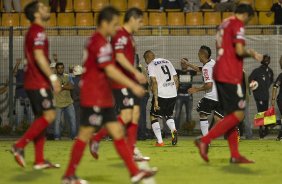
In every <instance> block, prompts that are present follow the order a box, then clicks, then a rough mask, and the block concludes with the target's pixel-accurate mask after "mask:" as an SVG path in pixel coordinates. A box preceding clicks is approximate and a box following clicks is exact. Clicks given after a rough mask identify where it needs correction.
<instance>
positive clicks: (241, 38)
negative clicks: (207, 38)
mask: <svg viewBox="0 0 282 184" xmlns="http://www.w3.org/2000/svg"><path fill="white" fill-rule="evenodd" d="M233 35H234V37H233V43H242V44H244V45H245V28H244V25H243V24H242V23H236V24H234V28H233Z"/></svg>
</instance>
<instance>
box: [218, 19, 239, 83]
mask: <svg viewBox="0 0 282 184" xmlns="http://www.w3.org/2000/svg"><path fill="white" fill-rule="evenodd" d="M218 29H219V30H218V32H217V51H218V53H217V54H218V56H217V62H216V64H215V67H214V79H215V80H216V81H219V82H223V83H229V84H241V83H242V81H243V58H242V57H239V56H238V55H237V54H236V49H235V44H236V43H242V44H245V29H244V23H243V22H242V21H240V20H239V19H237V18H236V17H235V16H234V17H231V18H229V19H226V20H224V21H223V23H222V24H221V25H220V26H219V28H218Z"/></svg>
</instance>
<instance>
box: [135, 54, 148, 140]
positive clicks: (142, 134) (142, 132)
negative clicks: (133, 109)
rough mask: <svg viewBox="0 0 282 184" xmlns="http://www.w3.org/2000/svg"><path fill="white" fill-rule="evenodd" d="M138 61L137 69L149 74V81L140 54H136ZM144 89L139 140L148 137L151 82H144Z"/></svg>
mask: <svg viewBox="0 0 282 184" xmlns="http://www.w3.org/2000/svg"><path fill="white" fill-rule="evenodd" d="M136 63H137V69H138V70H139V71H140V72H142V73H143V75H144V76H147V81H149V78H148V72H147V70H146V68H145V67H144V66H143V65H142V64H141V63H140V62H139V56H138V55H137V54H136ZM143 87H144V89H145V90H146V94H145V95H144V97H143V98H142V99H141V101H140V119H139V122H138V140H146V139H147V135H146V132H147V126H146V125H147V103H148V100H149V98H150V94H149V82H147V83H146V84H143Z"/></svg>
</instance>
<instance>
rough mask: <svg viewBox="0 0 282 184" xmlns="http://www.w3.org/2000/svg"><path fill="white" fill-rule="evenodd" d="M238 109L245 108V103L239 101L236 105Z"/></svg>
mask: <svg viewBox="0 0 282 184" xmlns="http://www.w3.org/2000/svg"><path fill="white" fill-rule="evenodd" d="M238 107H239V108H240V109H244V108H245V107H246V101H245V100H240V101H239V103H238Z"/></svg>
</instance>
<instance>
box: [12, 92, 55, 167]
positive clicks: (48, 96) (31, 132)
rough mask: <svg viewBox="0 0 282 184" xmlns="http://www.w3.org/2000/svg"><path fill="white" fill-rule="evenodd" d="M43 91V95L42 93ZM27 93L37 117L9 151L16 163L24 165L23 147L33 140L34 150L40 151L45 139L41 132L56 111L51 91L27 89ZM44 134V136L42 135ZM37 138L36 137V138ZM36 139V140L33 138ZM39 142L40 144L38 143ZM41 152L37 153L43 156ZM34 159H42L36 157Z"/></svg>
mask: <svg viewBox="0 0 282 184" xmlns="http://www.w3.org/2000/svg"><path fill="white" fill-rule="evenodd" d="M42 93H43V95H42ZM27 94H28V96H29V98H30V100H31V104H32V107H33V111H34V114H35V116H36V117H38V118H37V119H35V121H34V122H33V123H32V124H31V126H30V127H29V129H28V130H27V131H26V132H25V134H24V135H23V136H22V137H21V138H20V139H19V140H18V141H17V142H16V143H15V144H14V145H13V146H12V149H11V152H12V154H13V155H14V156H15V159H16V161H17V163H18V164H19V165H20V166H22V167H24V166H25V161H24V148H25V146H26V145H27V144H28V143H29V142H30V141H35V150H36V152H42V154H43V145H44V142H45V141H43V139H44V140H45V134H43V132H44V131H45V129H46V128H47V127H48V126H49V124H51V123H53V121H54V120H55V117H56V111H55V110H54V106H53V103H52V98H53V96H52V93H51V91H49V90H45V91H42V92H39V91H35V90H32V91H27ZM43 135H44V136H43ZM36 138H37V139H36ZM35 139H36V140H35ZM38 144H40V145H38ZM42 154H39V155H37V156H38V157H43V155H42ZM36 160H42V159H40V158H37V159H36Z"/></svg>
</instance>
